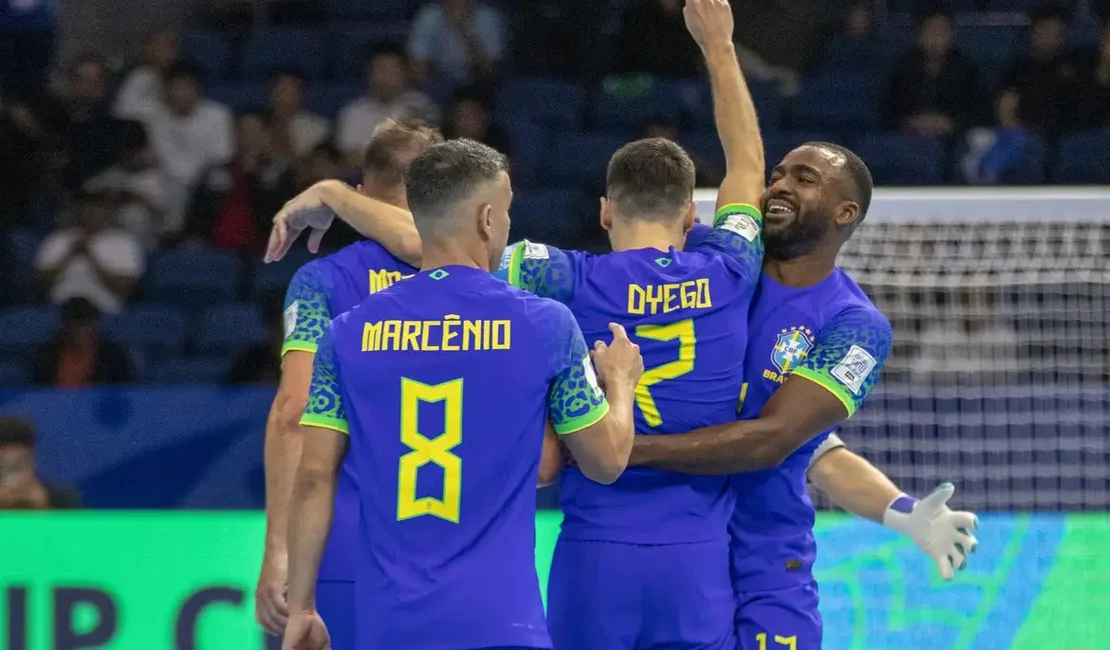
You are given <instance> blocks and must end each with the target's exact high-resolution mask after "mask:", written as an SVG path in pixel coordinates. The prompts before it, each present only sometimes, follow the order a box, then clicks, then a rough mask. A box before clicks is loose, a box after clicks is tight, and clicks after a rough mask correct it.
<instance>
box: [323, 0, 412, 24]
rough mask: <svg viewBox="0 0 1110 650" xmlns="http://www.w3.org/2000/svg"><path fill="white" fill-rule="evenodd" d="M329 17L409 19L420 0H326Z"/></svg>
mask: <svg viewBox="0 0 1110 650" xmlns="http://www.w3.org/2000/svg"><path fill="white" fill-rule="evenodd" d="M324 2H325V4H326V6H327V13H328V17H329V18H332V19H347V20H351V19H353V20H367V19H378V20H407V19H409V18H411V17H412V14H413V12H415V11H416V8H417V6H419V4H420V1H419V0H324Z"/></svg>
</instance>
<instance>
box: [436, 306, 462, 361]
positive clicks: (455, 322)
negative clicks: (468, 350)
mask: <svg viewBox="0 0 1110 650" xmlns="http://www.w3.org/2000/svg"><path fill="white" fill-rule="evenodd" d="M458 328H459V316H458V314H447V315H446V316H444V317H443V342H442V343H440V349H441V350H443V351H444V352H458V350H459V344H458V343H452V342H451V339H453V338H456V337H458V335H459V332H458Z"/></svg>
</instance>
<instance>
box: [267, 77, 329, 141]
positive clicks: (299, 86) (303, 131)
mask: <svg viewBox="0 0 1110 650" xmlns="http://www.w3.org/2000/svg"><path fill="white" fill-rule="evenodd" d="M304 88H305V80H304V77H303V76H302V75H301V74H300V73H299V72H297V71H295V70H278V71H277V72H274V74H273V75H271V76H270V97H269V108H270V117H271V124H272V126H273V131H274V140H275V142H274V145H275V146H276V148H277V153H278V154H279V155H281V156H284V157H285V158H286V159H288V160H290V161H292V160H296V159H298V158H300V157H302V156H304V155H305V154H307V153H308V152H309V151H312V150H313V149H315V148H316V147H317V146H319V145H321V144H323V143H324V141H325V140H327V139H328V135H329V134H330V133H331V123H330V122H328V120H327V119H325V118H323V117H321V116H319V115H317V114H315V113H313V112H311V111H308V110H306V109H305V107H304Z"/></svg>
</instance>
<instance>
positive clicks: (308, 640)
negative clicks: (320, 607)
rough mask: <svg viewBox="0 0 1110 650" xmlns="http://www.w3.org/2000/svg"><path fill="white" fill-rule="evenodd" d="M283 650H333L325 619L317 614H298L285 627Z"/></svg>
mask: <svg viewBox="0 0 1110 650" xmlns="http://www.w3.org/2000/svg"><path fill="white" fill-rule="evenodd" d="M281 650H331V638H330V637H328V628H327V626H325V625H324V619H322V618H320V615H319V614H318V613H316V612H314V611H313V612H297V613H295V614H293V615H292V616H290V617H289V624H288V625H286V626H285V639H284V640H283V641H282V643H281Z"/></svg>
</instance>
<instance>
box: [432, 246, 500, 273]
mask: <svg viewBox="0 0 1110 650" xmlns="http://www.w3.org/2000/svg"><path fill="white" fill-rule="evenodd" d="M441 266H469V267H471V268H475V269H482V270H483V271H489V270H490V268H489V266H490V263H489V253H488V252H487V251H486V250H485V249H484V248H481V249H480V250H475V251H470V250H467V247H466V246H459V245H457V244H453V243H449V242H446V243H439V242H430V241H425V242H424V251H423V254H422V255H421V256H420V270H421V271H431V270H432V269H438V268H439V267H441Z"/></svg>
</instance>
